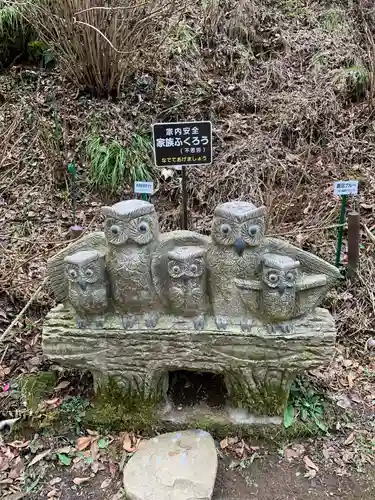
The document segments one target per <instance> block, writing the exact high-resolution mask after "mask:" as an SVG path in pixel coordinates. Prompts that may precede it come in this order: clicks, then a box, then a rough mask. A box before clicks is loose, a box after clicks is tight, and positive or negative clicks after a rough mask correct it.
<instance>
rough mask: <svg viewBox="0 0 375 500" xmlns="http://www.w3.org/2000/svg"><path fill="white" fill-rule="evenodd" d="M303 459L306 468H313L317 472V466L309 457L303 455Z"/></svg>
mask: <svg viewBox="0 0 375 500" xmlns="http://www.w3.org/2000/svg"><path fill="white" fill-rule="evenodd" d="M303 461H304V463H305V466H306V467H307V468H308V469H315V470H316V471H317V472H318V470H319V467H318V466H317V465H315V464H314V462H313V461H312V460H311V458H309V457H308V456H307V455H305V456H304V457H303Z"/></svg>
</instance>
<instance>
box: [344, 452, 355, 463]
mask: <svg viewBox="0 0 375 500" xmlns="http://www.w3.org/2000/svg"><path fill="white" fill-rule="evenodd" d="M353 457H354V453H352V452H351V451H344V453H343V454H342V459H343V461H344V462H345V463H348V462H350V460H352V458H353Z"/></svg>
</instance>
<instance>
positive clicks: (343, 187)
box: [334, 181, 358, 196]
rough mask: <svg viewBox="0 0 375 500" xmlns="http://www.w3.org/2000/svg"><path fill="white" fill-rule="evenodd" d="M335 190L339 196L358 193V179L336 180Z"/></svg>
mask: <svg viewBox="0 0 375 500" xmlns="http://www.w3.org/2000/svg"><path fill="white" fill-rule="evenodd" d="M334 191H335V194H337V195H338V196H344V195H347V194H358V181H336V182H335V184H334Z"/></svg>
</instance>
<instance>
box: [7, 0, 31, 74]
mask: <svg viewBox="0 0 375 500" xmlns="http://www.w3.org/2000/svg"><path fill="white" fill-rule="evenodd" d="M32 5H33V2H31V1H30V0H29V1H27V0H26V1H23V2H22V1H20V0H18V1H16V0H0V69H2V68H5V67H7V66H9V65H10V64H11V63H12V62H13V61H15V60H16V59H17V58H19V57H20V56H21V55H22V54H23V53H25V52H27V44H28V41H29V40H30V39H31V37H32V30H31V28H30V26H29V25H28V24H27V22H25V20H24V18H23V13H24V12H25V11H26V9H27V8H28V7H29V6H32Z"/></svg>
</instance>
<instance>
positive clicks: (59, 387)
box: [54, 380, 70, 391]
mask: <svg viewBox="0 0 375 500" xmlns="http://www.w3.org/2000/svg"><path fill="white" fill-rule="evenodd" d="M69 386H70V382H68V381H67V380H63V381H62V382H60V383H59V384H58V385H57V386H56V387H55V389H54V390H55V391H61V390H62V389H66V388H67V387H69Z"/></svg>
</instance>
